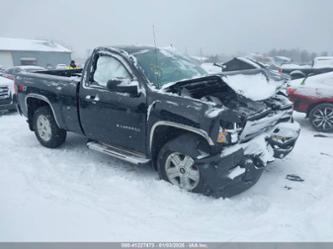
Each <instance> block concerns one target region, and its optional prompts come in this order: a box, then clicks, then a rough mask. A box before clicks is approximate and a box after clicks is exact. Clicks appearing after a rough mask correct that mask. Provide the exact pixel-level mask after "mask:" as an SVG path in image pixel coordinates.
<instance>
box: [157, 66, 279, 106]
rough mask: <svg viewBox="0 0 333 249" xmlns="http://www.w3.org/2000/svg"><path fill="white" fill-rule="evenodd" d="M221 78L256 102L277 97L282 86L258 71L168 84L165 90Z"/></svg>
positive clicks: (211, 76) (216, 75)
mask: <svg viewBox="0 0 333 249" xmlns="http://www.w3.org/2000/svg"><path fill="white" fill-rule="evenodd" d="M217 77H218V78H219V79H220V80H222V82H223V83H225V84H226V85H228V86H229V87H230V88H231V89H232V90H233V91H234V92H236V93H237V94H239V95H242V96H244V97H246V98H248V99H251V100H254V101H260V100H265V99H269V98H271V97H273V96H274V95H276V93H277V91H278V89H279V88H280V87H281V86H282V83H281V82H278V81H274V80H272V79H269V78H268V77H267V76H266V75H265V74H264V73H263V72H262V71H259V72H258V71H256V72H254V73H249V74H242V73H237V74H229V73H224V74H214V75H209V76H205V77H199V78H195V79H189V80H183V81H179V82H176V83H172V84H168V85H167V86H165V87H163V89H165V90H167V91H168V89H169V90H172V89H177V88H178V87H185V86H190V85H191V84H194V83H198V82H206V81H209V80H211V79H214V78H215V79H216V78H217Z"/></svg>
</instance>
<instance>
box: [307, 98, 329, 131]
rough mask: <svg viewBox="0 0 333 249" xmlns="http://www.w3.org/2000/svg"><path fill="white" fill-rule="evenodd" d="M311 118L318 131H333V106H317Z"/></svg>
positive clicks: (327, 104)
mask: <svg viewBox="0 0 333 249" xmlns="http://www.w3.org/2000/svg"><path fill="white" fill-rule="evenodd" d="M309 117H310V122H311V124H312V126H313V128H315V129H316V130H317V131H322V132H332V131H333V104H330V103H325V104H320V105H317V106H315V107H314V108H313V109H312V110H311V112H310V114H309Z"/></svg>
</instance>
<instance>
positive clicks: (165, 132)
mask: <svg viewBox="0 0 333 249" xmlns="http://www.w3.org/2000/svg"><path fill="white" fill-rule="evenodd" d="M184 134H189V135H193V136H195V137H197V138H198V139H199V140H200V141H201V142H202V143H204V144H205V146H207V148H208V147H209V144H208V143H207V141H206V140H205V139H204V138H203V137H201V136H200V135H198V134H196V133H193V132H190V131H187V130H184V129H181V128H176V127H172V126H163V125H162V126H158V127H157V128H156V129H155V131H154V134H153V140H152V144H151V156H152V162H153V167H154V168H155V169H156V160H157V156H158V153H159V151H160V150H161V149H162V147H163V146H164V145H165V144H166V143H167V142H169V141H170V140H172V139H174V138H176V137H178V136H180V135H184Z"/></svg>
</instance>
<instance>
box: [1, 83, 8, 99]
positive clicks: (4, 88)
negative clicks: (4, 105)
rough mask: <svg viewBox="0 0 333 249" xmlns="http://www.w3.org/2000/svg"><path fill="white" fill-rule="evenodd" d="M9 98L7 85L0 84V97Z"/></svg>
mask: <svg viewBox="0 0 333 249" xmlns="http://www.w3.org/2000/svg"><path fill="white" fill-rule="evenodd" d="M8 98H9V88H8V86H0V99H8Z"/></svg>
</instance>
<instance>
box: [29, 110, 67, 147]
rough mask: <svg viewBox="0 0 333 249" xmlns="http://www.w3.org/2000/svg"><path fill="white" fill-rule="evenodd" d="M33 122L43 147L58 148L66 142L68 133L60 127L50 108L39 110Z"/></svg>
mask: <svg viewBox="0 0 333 249" xmlns="http://www.w3.org/2000/svg"><path fill="white" fill-rule="evenodd" d="M32 122H33V128H34V131H35V135H36V137H37V139H38V141H39V142H40V143H41V144H42V145H43V146H45V147H48V148H56V147H59V146H60V145H62V144H63V143H64V142H65V140H66V131H65V130H63V129H60V128H59V127H58V125H57V123H56V122H55V119H54V117H53V113H52V111H51V109H50V108H49V107H48V106H43V107H40V108H38V109H37V110H36V112H35V113H34V115H33V121H32Z"/></svg>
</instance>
